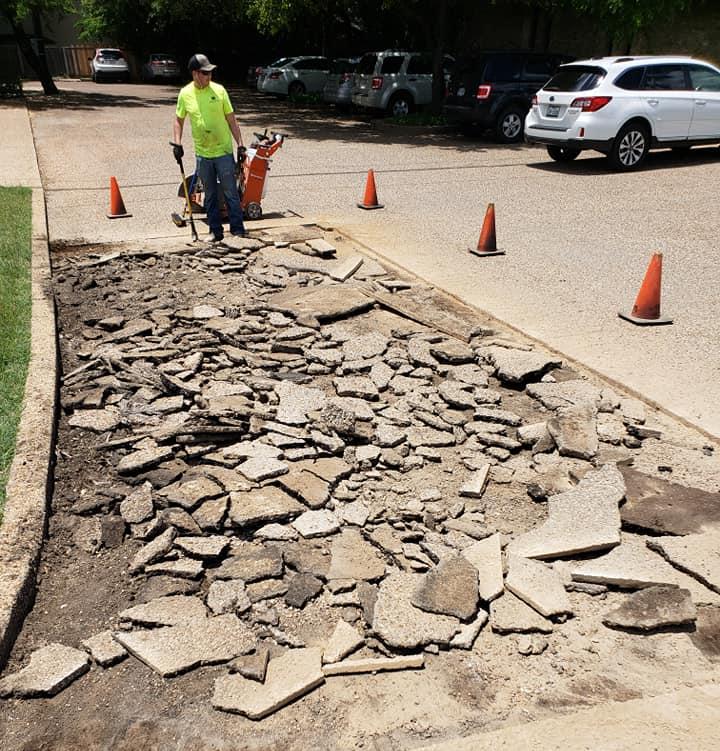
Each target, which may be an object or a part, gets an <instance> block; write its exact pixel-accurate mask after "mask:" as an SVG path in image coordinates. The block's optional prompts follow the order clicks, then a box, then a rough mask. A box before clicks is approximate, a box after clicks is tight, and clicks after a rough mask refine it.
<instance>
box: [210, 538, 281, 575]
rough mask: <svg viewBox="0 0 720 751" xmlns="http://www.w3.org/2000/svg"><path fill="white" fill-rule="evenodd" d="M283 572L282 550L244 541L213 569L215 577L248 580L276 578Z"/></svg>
mask: <svg viewBox="0 0 720 751" xmlns="http://www.w3.org/2000/svg"><path fill="white" fill-rule="evenodd" d="M282 574H283V557H282V553H281V552H280V550H278V549H277V548H275V547H272V546H270V545H268V546H264V545H255V544H253V543H243V544H242V545H241V546H240V547H239V548H237V549H236V550H234V551H233V554H232V556H230V557H229V558H226V559H225V560H224V561H223V562H222V564H221V565H220V566H218V568H216V569H215V570H214V571H213V576H214V578H215V579H242V580H243V581H244V582H245V583H246V584H247V583H248V582H254V581H260V580H261V579H274V578H277V577H279V576H282Z"/></svg>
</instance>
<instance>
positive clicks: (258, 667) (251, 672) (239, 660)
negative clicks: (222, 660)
mask: <svg viewBox="0 0 720 751" xmlns="http://www.w3.org/2000/svg"><path fill="white" fill-rule="evenodd" d="M269 660H270V650H269V648H268V647H267V646H264V645H263V646H260V647H258V649H256V650H255V652H254V653H253V654H249V655H242V656H240V657H236V658H235V659H234V660H233V661H232V662H230V663H229V664H228V668H229V670H230V672H231V673H240V675H241V676H243V678H248V679H249V680H251V681H257V682H258V683H262V682H263V681H264V680H265V676H266V674H267V666H268V662H269Z"/></svg>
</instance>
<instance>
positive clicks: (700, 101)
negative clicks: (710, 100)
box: [695, 99, 707, 107]
mask: <svg viewBox="0 0 720 751" xmlns="http://www.w3.org/2000/svg"><path fill="white" fill-rule="evenodd" d="M695 104H696V105H697V106H698V107H704V106H705V105H706V104H707V102H706V101H705V100H704V99H696V100H695Z"/></svg>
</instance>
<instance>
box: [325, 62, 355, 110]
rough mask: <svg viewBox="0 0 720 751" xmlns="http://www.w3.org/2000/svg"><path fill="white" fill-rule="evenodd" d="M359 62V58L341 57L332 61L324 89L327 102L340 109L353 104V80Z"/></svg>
mask: <svg viewBox="0 0 720 751" xmlns="http://www.w3.org/2000/svg"><path fill="white" fill-rule="evenodd" d="M359 60H360V58H359V57H354V58H346V57H339V58H337V59H336V60H333V61H332V63H331V64H330V73H328V77H327V79H326V80H325V87H324V88H323V100H324V101H325V102H327V103H328V104H335V105H337V106H338V107H348V106H350V105H351V104H352V87H353V78H354V74H355V69H356V68H357V65H358V62H359Z"/></svg>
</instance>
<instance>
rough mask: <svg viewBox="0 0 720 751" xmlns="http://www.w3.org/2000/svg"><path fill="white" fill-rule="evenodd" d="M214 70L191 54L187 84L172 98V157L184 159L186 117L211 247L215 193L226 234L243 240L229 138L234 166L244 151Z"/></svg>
mask: <svg viewBox="0 0 720 751" xmlns="http://www.w3.org/2000/svg"><path fill="white" fill-rule="evenodd" d="M216 67H217V66H216V65H213V64H212V63H211V62H210V61H209V60H208V58H207V56H206V55H202V54H197V55H193V56H192V57H191V58H190V61H189V62H188V70H189V71H190V75H191V76H192V81H191V82H190V83H189V84H188V85H187V86H184V87H183V88H182V89H181V90H180V93H179V94H178V98H177V107H176V109H175V120H174V122H173V154H174V156H175V159H176V160H177V161H178V163H180V160H181V159H182V157H183V155H184V153H185V152H184V149H183V147H182V144H181V142H182V133H183V125H184V123H185V117H189V118H190V128H191V130H192V137H193V144H194V146H195V156H196V158H197V170H196V174H197V176H198V177H199V178H200V180H201V181H202V184H203V187H204V188H205V211H206V213H207V220H208V225H209V226H210V242H222V240H223V226H222V221H221V218H220V206H219V203H218V197H219V193H218V189H220V190H222V192H223V194H224V196H225V205H226V206H227V211H228V219H229V220H230V234H232V235H237V236H240V237H242V236H244V235H245V227H244V225H243V213H242V208H241V206H240V195H239V193H238V188H237V182H236V179H235V160H234V158H233V139H235V143H236V144H237V145H238V162H240V161H241V160H242V154H243V153H244V151H245V147H244V146H243V141H242V135H241V134H240V127H239V126H238V124H237V120H236V119H235V114H234V113H233V108H232V105H231V104H230V97H228V93H227V91H226V90H225V88H224V87H223V86H221V85H220V84H219V83H215V82H214V81H213V80H212V72H213V71H214V70H215V68H216Z"/></svg>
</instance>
